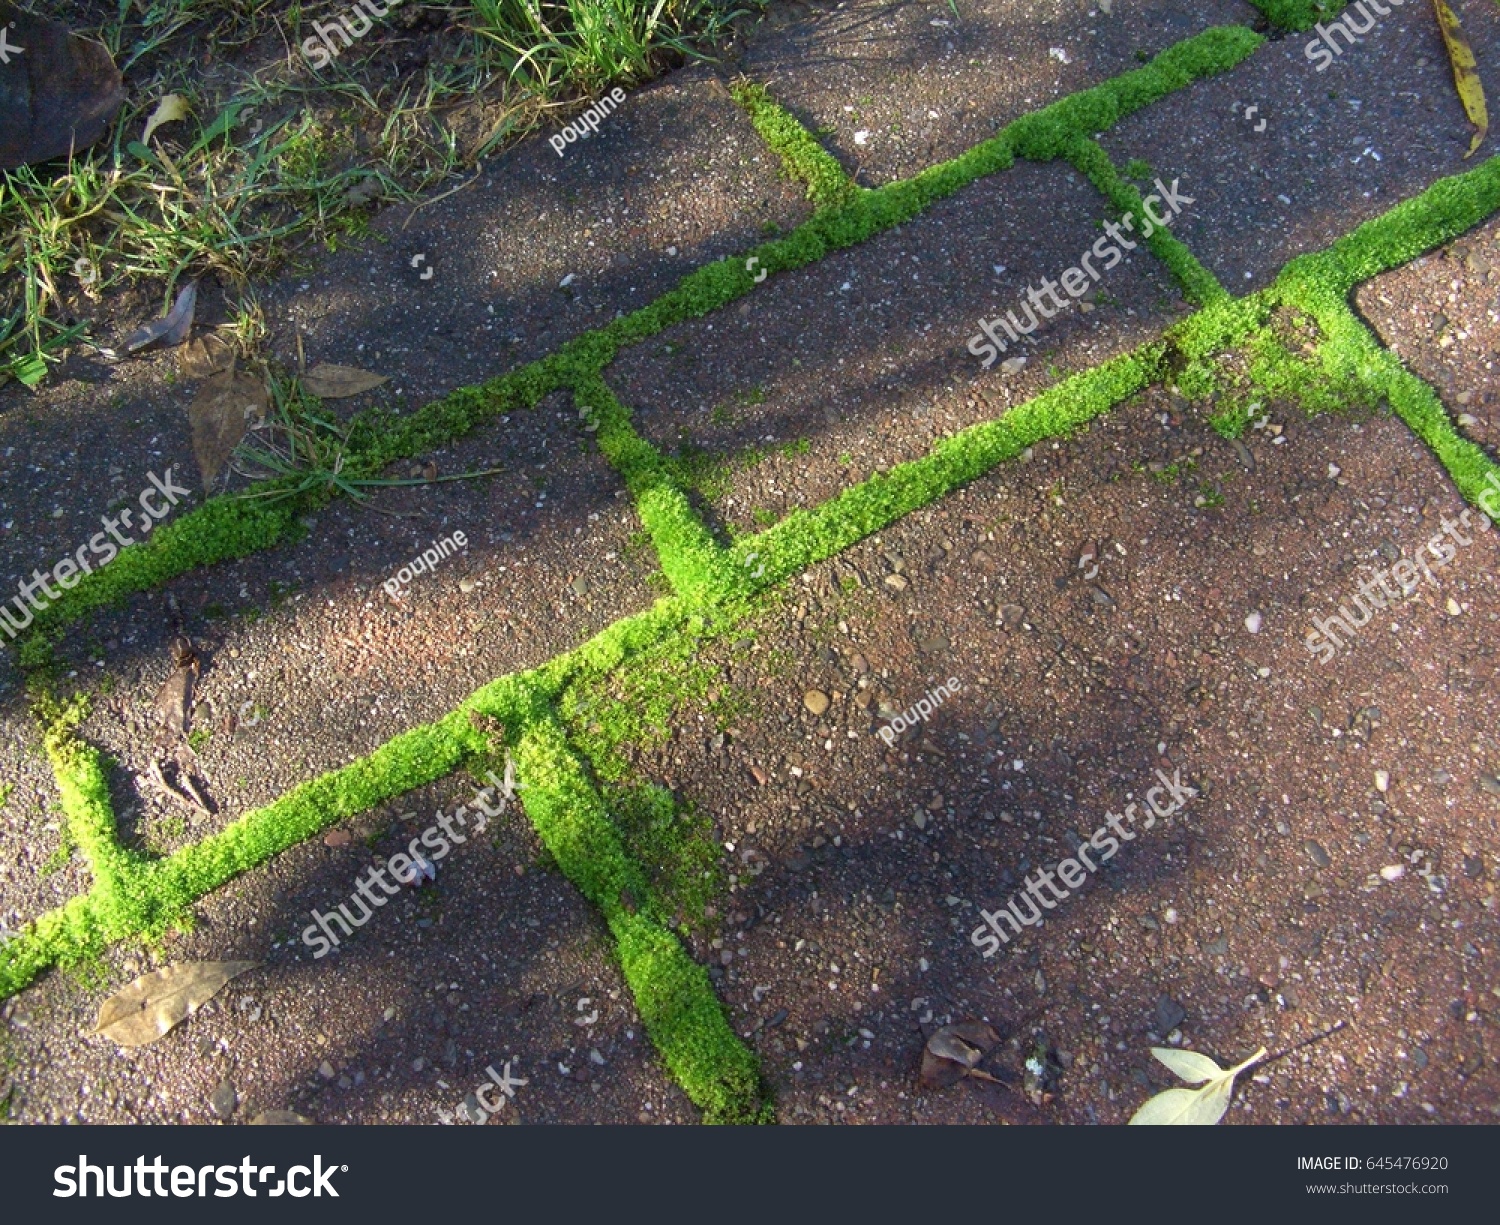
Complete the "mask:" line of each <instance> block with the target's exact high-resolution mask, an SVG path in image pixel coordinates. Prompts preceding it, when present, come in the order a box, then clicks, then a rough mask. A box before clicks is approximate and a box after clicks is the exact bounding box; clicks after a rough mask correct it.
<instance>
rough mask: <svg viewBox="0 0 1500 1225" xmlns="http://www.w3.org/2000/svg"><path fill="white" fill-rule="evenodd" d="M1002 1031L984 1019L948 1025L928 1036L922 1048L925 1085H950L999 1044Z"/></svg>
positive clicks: (923, 1084)
mask: <svg viewBox="0 0 1500 1225" xmlns="http://www.w3.org/2000/svg"><path fill="white" fill-rule="evenodd" d="M999 1042H1000V1035H999V1034H997V1033H996V1032H995V1031H994V1030H993V1029H991V1028H990V1027H989V1026H988V1025H986V1024H985V1023H984V1022H983V1021H960V1022H958V1023H957V1024H956V1025H945V1026H943V1028H942V1029H940V1030H938V1031H937V1032H936V1033H934V1034H933V1035H932V1037H930V1038H928V1039H927V1046H926V1048H925V1049H924V1050H923V1051H922V1071H921V1073H920V1075H919V1077H918V1080H919V1083H920V1084H921V1087H922V1088H923V1089H946V1088H948V1087H949V1086H951V1085H956V1084H957V1083H958V1082H959V1081H961V1080H962V1079H963V1078H964V1077H965V1076H968V1075H969V1074H970V1072H971V1070H972V1069H974V1068H975V1067H976V1066H977V1065H978V1064H979V1061H980V1060H981V1059H983V1058H984V1057H985V1056H986V1055H987V1054H989V1053H990V1051H991V1050H992V1049H993V1048H994V1047H995V1046H997V1045H998V1044H999Z"/></svg>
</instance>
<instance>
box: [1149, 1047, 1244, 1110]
mask: <svg viewBox="0 0 1500 1225" xmlns="http://www.w3.org/2000/svg"><path fill="white" fill-rule="evenodd" d="M1151 1053H1152V1054H1153V1055H1155V1056H1156V1057H1157V1059H1159V1060H1161V1062H1162V1063H1164V1064H1166V1065H1167V1067H1169V1068H1171V1069H1172V1071H1173V1072H1175V1073H1176V1074H1177V1075H1178V1076H1180V1077H1181V1078H1182V1079H1183V1080H1185V1081H1187V1083H1188V1084H1190V1085H1196V1084H1199V1083H1200V1082H1201V1084H1202V1087H1201V1088H1198V1089H1168V1090H1167V1091H1166V1092H1165V1093H1158V1094H1157V1095H1156V1096H1155V1097H1153V1098H1152V1099H1151V1100H1150V1101H1148V1102H1147V1103H1146V1104H1145V1105H1144V1106H1142V1107H1141V1108H1140V1109H1139V1110H1137V1111H1136V1112H1135V1113H1134V1114H1133V1115H1131V1116H1130V1122H1131V1124H1132V1125H1135V1126H1150V1125H1160V1124H1168V1125H1171V1124H1195V1125H1197V1126H1200V1127H1212V1126H1213V1125H1214V1124H1215V1123H1217V1122H1218V1121H1219V1120H1220V1119H1222V1118H1223V1117H1224V1112H1225V1111H1226V1110H1228V1109H1229V1096H1230V1094H1231V1093H1233V1092H1234V1078H1235V1077H1236V1076H1238V1075H1239V1074H1240V1073H1241V1072H1243V1071H1244V1070H1245V1069H1246V1068H1248V1067H1249V1066H1250V1065H1251V1064H1253V1063H1259V1062H1260V1061H1261V1060H1262V1059H1264V1058H1265V1057H1266V1048H1265V1047H1261V1048H1260V1050H1258V1051H1256V1052H1255V1054H1253V1055H1251V1056H1250V1058H1249V1059H1247V1060H1245V1062H1244V1063H1241V1064H1238V1065H1236V1066H1235V1067H1232V1068H1230V1069H1229V1070H1228V1071H1227V1072H1226V1071H1225V1070H1224V1069H1223V1068H1221V1067H1220V1066H1219V1065H1218V1064H1216V1063H1215V1062H1214V1061H1213V1060H1212V1059H1210V1058H1209V1057H1208V1056H1207V1055H1200V1054H1199V1053H1198V1052H1197V1051H1178V1050H1172V1049H1171V1048H1169V1047H1165V1046H1153V1047H1152V1048H1151Z"/></svg>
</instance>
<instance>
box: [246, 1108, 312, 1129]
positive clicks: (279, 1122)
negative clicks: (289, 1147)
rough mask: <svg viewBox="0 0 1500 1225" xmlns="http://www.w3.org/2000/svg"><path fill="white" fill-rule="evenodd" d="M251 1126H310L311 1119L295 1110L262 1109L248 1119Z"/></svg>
mask: <svg viewBox="0 0 1500 1225" xmlns="http://www.w3.org/2000/svg"><path fill="white" fill-rule="evenodd" d="M250 1126H251V1127H288V1126H291V1127H311V1126H313V1121H312V1120H311V1119H307V1118H303V1117H302V1115H300V1114H298V1113H297V1112H296V1111H295V1110H262V1111H261V1112H260V1113H259V1114H258V1115H256V1116H255V1117H254V1118H253V1119H251V1120H250Z"/></svg>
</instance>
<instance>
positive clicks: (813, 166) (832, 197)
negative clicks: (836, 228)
mask: <svg viewBox="0 0 1500 1225" xmlns="http://www.w3.org/2000/svg"><path fill="white" fill-rule="evenodd" d="M730 93H731V95H732V96H733V98H734V100H735V102H737V103H738V104H739V105H740V107H741V109H743V110H744V112H745V114H746V115H748V116H749V118H750V122H751V123H752V124H754V125H755V130H756V131H757V132H759V133H760V138H761V139H762V140H764V141H765V142H766V144H768V145H770V146H771V149H772V151H773V152H774V153H775V154H776V156H777V157H779V158H781V162H782V165H783V166H784V167H785V168H786V172H787V174H788V175H789V176H790V177H791V178H792V179H794V180H796V181H797V182H800V183H803V184H805V185H806V187H807V198H808V199H809V200H811V201H812V202H813V204H814V205H815V206H816V207H818V208H833V207H835V206H837V205H840V204H844V203H846V202H847V201H848V200H849V199H851V198H852V197H853V196H854V194H855V192H856V191H857V190H858V189H857V188H856V187H855V185H854V184H853V183H852V182H851V181H850V179H849V176H848V175H846V174H845V173H844V168H843V167H842V166H840V165H839V163H838V159H837V158H835V157H834V156H833V155H832V154H831V153H829V152H828V150H826V149H825V148H823V146H822V145H820V144H819V143H818V142H817V140H816V139H814V138H813V136H812V134H811V133H809V132H808V130H807V129H806V128H804V127H803V126H802V125H801V124H800V123H798V122H797V120H796V119H794V118H793V117H792V116H791V115H790V114H789V113H788V112H787V111H785V110H784V109H782V108H781V107H780V106H778V105H777V104H776V103H775V102H774V101H772V99H771V95H770V93H769V92H767V90H766V88H765V87H764V86H763V85H759V84H756V83H755V82H754V81H748V80H740V81H736V82H735V83H734V84H733V85H732V86H731V87H730Z"/></svg>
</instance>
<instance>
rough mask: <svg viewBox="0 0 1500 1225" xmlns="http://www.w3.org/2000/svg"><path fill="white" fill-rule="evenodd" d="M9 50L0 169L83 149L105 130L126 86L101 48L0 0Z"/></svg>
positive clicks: (2, 79)
mask: <svg viewBox="0 0 1500 1225" xmlns="http://www.w3.org/2000/svg"><path fill="white" fill-rule="evenodd" d="M0 27H4V28H5V33H6V38H7V40H8V43H9V46H11V47H24V48H25V52H24V53H22V54H16V55H9V56H8V57H7V59H8V61H9V62H8V63H4V64H0V170H8V169H11V168H12V167H15V166H25V165H32V164H35V163H37V162H45V161H49V160H50V159H52V158H54V157H62V156H65V155H66V154H67V152H68V151H69V150H70V149H76V150H80V151H81V150H83V149H86V148H88V146H89V145H91V144H93V143H94V142H95V141H96V140H98V139H99V138H100V137H101V136H103V135H104V133H105V132H106V131H107V130H108V128H109V121H110V120H111V119H112V118H113V117H114V113H115V111H117V110H118V109H119V108H120V103H122V102H124V101H125V89H124V85H123V83H122V81H121V79H120V72H119V69H117V68H116V67H115V62H114V60H112V59H111V58H110V55H109V52H108V51H107V50H106V49H105V48H104V46H103V44H101V43H96V42H92V41H90V40H88V39H84V38H79V37H78V36H77V35H76V34H70V33H69V32H68V27H67V26H65V25H63V24H62V22H60V21H52V20H50V19H48V18H46V17H39V16H37V15H36V14H34V13H28V12H25V11H24V10H22V9H20V8H17V7H16V5H14V4H12V3H11V2H10V0H0Z"/></svg>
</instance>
